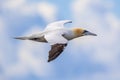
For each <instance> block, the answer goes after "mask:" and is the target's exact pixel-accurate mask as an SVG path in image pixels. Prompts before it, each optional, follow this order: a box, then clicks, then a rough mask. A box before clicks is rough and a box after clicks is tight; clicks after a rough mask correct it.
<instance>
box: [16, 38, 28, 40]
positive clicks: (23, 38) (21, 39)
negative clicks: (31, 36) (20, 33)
mask: <svg viewBox="0 0 120 80" xmlns="http://www.w3.org/2000/svg"><path fill="white" fill-rule="evenodd" d="M14 39H20V40H27V39H28V37H14Z"/></svg>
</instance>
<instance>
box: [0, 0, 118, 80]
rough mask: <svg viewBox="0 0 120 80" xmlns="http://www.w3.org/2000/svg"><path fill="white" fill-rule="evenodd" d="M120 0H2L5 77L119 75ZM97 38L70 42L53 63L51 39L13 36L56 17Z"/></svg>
mask: <svg viewBox="0 0 120 80" xmlns="http://www.w3.org/2000/svg"><path fill="white" fill-rule="evenodd" d="M119 3H120V1H119V0H0V36H1V38H0V44H1V45H0V80H120V62H119V61H120V45H119V39H120V35H119V32H120V9H119V8H120V7H119ZM65 19H67V20H72V21H73V23H72V24H68V25H66V27H68V28H71V27H82V28H84V29H87V30H89V31H91V32H94V33H96V34H97V35H98V36H97V37H90V36H87V37H81V38H77V39H74V40H73V41H70V42H69V44H68V46H67V47H66V49H65V51H64V52H63V53H62V54H61V55H60V56H59V57H58V58H57V59H56V60H54V61H53V62H50V63H48V62H47V58H48V51H49V50H50V46H49V44H43V43H38V42H32V41H19V40H14V39H12V38H13V37H15V36H23V35H30V34H35V33H39V32H40V31H42V30H43V29H44V28H45V26H46V25H47V24H48V23H50V22H53V21H57V20H65Z"/></svg>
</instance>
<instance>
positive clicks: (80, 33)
mask: <svg viewBox="0 0 120 80" xmlns="http://www.w3.org/2000/svg"><path fill="white" fill-rule="evenodd" d="M72 31H73V33H74V34H75V35H76V36H77V37H80V36H87V35H91V36H97V35H96V34H95V33H92V32H90V31H87V30H85V29H82V28H74V29H72Z"/></svg>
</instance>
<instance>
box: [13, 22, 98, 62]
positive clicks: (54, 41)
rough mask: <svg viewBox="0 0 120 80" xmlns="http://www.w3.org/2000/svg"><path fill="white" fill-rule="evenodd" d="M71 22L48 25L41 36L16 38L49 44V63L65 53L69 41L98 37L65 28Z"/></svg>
mask: <svg viewBox="0 0 120 80" xmlns="http://www.w3.org/2000/svg"><path fill="white" fill-rule="evenodd" d="M71 22H72V21H70V20H63V21H57V22H53V23H50V24H48V25H47V27H46V28H45V30H43V31H42V32H41V33H39V34H33V35H31V36H28V37H16V38H15V39H21V40H33V41H37V42H44V43H49V44H50V45H51V50H50V51H49V59H48V62H50V61H52V60H54V59H55V58H57V57H58V56H59V55H60V54H61V53H62V52H63V50H64V48H65V47H66V46H67V43H68V41H70V40H72V39H75V38H77V37H81V36H85V35H93V36H96V34H94V33H91V32H89V31H87V30H84V29H81V28H73V29H68V28H65V27H64V24H66V23H71Z"/></svg>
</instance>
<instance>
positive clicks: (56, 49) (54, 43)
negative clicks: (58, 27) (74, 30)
mask: <svg viewBox="0 0 120 80" xmlns="http://www.w3.org/2000/svg"><path fill="white" fill-rule="evenodd" d="M62 34H63V33H60V32H51V33H49V34H46V35H45V36H44V37H45V39H46V40H47V42H48V43H49V44H50V45H51V50H50V51H49V57H48V58H49V59H48V62H50V61H52V60H54V59H55V58H57V57H58V56H59V55H60V54H61V53H62V52H63V50H64V48H65V46H66V44H67V42H68V40H67V39H66V38H64V37H63V36H62Z"/></svg>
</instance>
